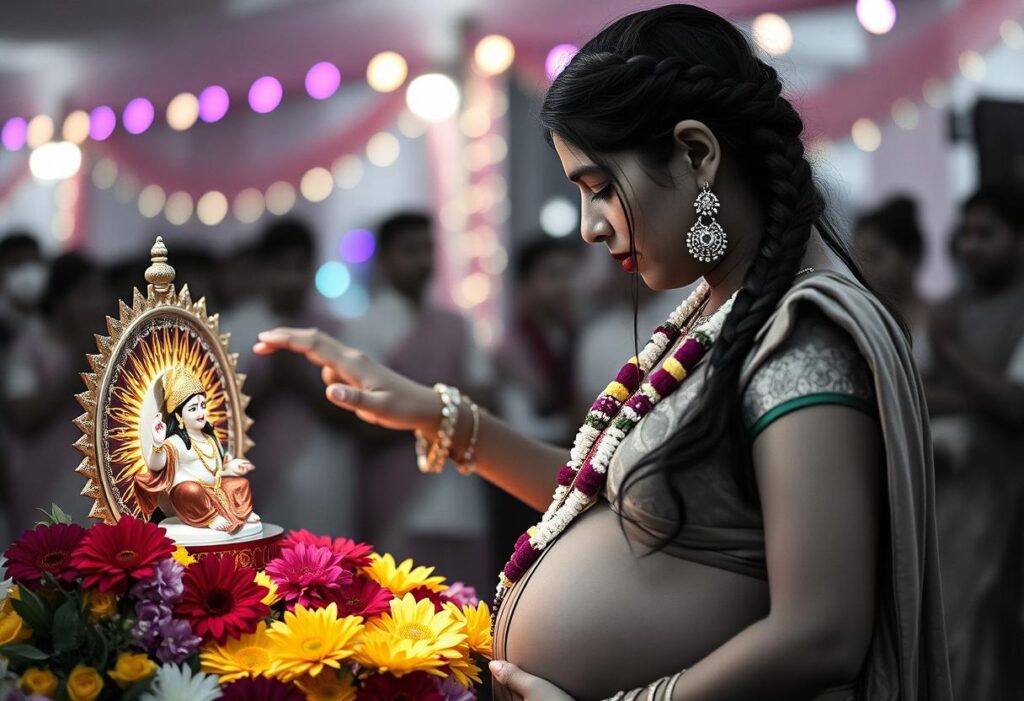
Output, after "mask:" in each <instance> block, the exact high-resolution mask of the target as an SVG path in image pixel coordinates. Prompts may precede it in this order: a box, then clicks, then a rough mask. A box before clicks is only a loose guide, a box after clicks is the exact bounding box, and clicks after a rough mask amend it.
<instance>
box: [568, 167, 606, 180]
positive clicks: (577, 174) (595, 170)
mask: <svg viewBox="0 0 1024 701" xmlns="http://www.w3.org/2000/svg"><path fill="white" fill-rule="evenodd" d="M595 174H597V175H603V174H604V168H602V167H601V166H599V165H594V164H592V163H591V164H588V165H585V166H580V167H579V168H577V169H576V170H574V171H572V172H571V173H569V180H571V181H573V182H574V183H575V182H579V179H580V178H582V177H584V176H587V175H595Z"/></svg>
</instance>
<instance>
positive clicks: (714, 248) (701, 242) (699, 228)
mask: <svg viewBox="0 0 1024 701" xmlns="http://www.w3.org/2000/svg"><path fill="white" fill-rule="evenodd" d="M718 206H719V202H718V198H717V197H715V193H713V192H711V185H709V184H708V183H704V185H703V186H701V190H700V192H699V193H698V194H697V199H696V200H695V201H694V203H693V208H694V209H696V210H697V221H695V222H694V223H693V226H691V227H690V232H689V233H688V234H687V235H686V250H688V251H689V252H690V255H691V256H693V257H694V258H696V259H697V260H699V261H702V262H704V263H712V262H714V261H716V260H718V259H719V258H721V257H722V254H724V253H725V247H726V246H728V245H729V239H728V237H727V236H726V235H725V230H724V229H722V225H721V224H719V223H718V222H717V221H716V220H715V215H716V214H718Z"/></svg>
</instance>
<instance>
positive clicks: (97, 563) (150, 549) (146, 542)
mask: <svg viewBox="0 0 1024 701" xmlns="http://www.w3.org/2000/svg"><path fill="white" fill-rule="evenodd" d="M172 552H174V541H172V540H171V539H170V538H168V537H167V533H166V532H165V531H164V529H163V528H160V527H159V526H157V525H155V524H152V523H149V522H148V521H140V520H139V519H137V518H132V517H131V516H122V517H121V518H120V519H119V520H118V522H117V523H115V524H114V525H112V526H111V525H108V524H105V523H97V524H96V525H94V526H93V527H92V528H90V529H89V530H88V531H86V533H85V537H84V538H82V542H81V543H80V544H79V546H78V549H77V550H75V552H74V554H72V556H71V564H72V565H74V566H75V567H77V568H78V570H79V572H81V573H82V576H83V579H82V584H83V586H84V588H85V589H91V588H98V589H99V590H100V591H102V592H109V591H113V592H115V593H118V594H122V593H124V590H125V588H126V587H127V586H128V580H129V579H145V578H146V577H149V576H152V574H153V571H154V570H155V569H156V565H157V563H159V562H160V561H161V560H163V559H166V558H167V557H169V556H170V554H171V553H172Z"/></svg>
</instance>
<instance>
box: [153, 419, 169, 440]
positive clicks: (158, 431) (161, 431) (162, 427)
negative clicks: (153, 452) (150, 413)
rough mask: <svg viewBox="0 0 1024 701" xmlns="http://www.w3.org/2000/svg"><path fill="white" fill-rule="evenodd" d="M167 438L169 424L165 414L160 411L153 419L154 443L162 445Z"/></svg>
mask: <svg viewBox="0 0 1024 701" xmlns="http://www.w3.org/2000/svg"><path fill="white" fill-rule="evenodd" d="M166 439H167V425H166V424H165V423H164V416H163V414H160V413H158V414H157V415H156V417H155V418H154V419H153V445H154V446H156V447H159V446H162V445H163V444H164V441H165V440H166Z"/></svg>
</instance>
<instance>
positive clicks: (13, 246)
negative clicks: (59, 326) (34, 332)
mask: <svg viewBox="0 0 1024 701" xmlns="http://www.w3.org/2000/svg"><path fill="white" fill-rule="evenodd" d="M46 273H47V269H46V261H45V260H44V259H43V252H42V250H41V249H40V248H39V241H38V240H36V238H35V237H34V236H32V235H31V234H30V233H28V232H25V231H12V232H9V233H7V234H6V235H4V237H3V238H0V357H2V356H3V352H4V349H5V348H6V347H7V346H8V345H9V344H10V343H11V342H12V341H13V340H14V337H15V336H16V335H17V334H18V332H19V330H20V329H21V327H22V326H23V325H24V324H26V323H28V324H31V323H38V322H39V321H40V319H39V305H40V303H41V301H42V298H43V292H44V291H45V289H46Z"/></svg>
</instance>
